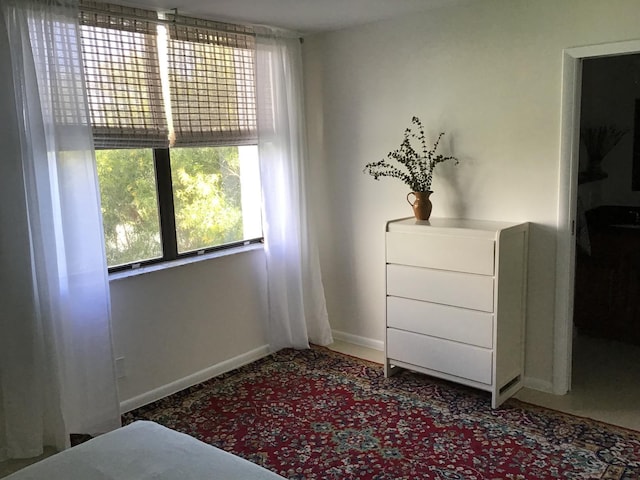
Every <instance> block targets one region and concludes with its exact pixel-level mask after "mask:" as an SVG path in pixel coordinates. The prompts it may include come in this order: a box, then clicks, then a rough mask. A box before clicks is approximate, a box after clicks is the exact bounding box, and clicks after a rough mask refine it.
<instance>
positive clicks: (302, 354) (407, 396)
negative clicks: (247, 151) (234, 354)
mask: <svg viewBox="0 0 640 480" xmlns="http://www.w3.org/2000/svg"><path fill="white" fill-rule="evenodd" d="M134 420H152V421H155V422H157V423H160V424H162V425H165V426H167V427H169V428H172V429H174V430H178V431H180V432H184V433H187V434H189V435H192V436H194V437H196V438H198V439H200V440H202V441H204V442H206V443H209V444H211V445H214V446H216V447H219V448H221V449H223V450H227V451H229V452H231V453H234V454H236V455H238V456H240V457H243V458H246V459H248V460H250V461H252V462H254V463H257V464H259V465H262V466H263V467H265V468H267V469H270V470H272V471H274V472H276V473H278V474H280V475H282V476H284V477H287V478H289V479H296V480H302V479H341V480H342V479H362V480H386V479H388V480H392V479H393V480H397V479H407V480H414V479H439V480H444V479H446V480H453V479H465V480H467V479H469V480H476V479H492V480H494V479H513V480H524V479H590V480H591V479H607V480H614V479H615V480H631V479H640V432H634V431H631V430H625V429H622V428H617V427H613V426H611V425H606V424H602V423H599V422H595V421H592V420H588V419H584V418H578V417H573V416H570V415H565V414H562V413H559V412H555V411H552V410H547V409H544V408H539V407H535V406H532V405H528V404H525V403H522V402H519V401H517V400H513V399H512V400H509V401H507V402H506V403H505V404H504V405H503V406H502V407H501V408H499V409H496V410H492V409H491V406H490V396H489V395H488V394H487V393H485V392H481V391H477V390H474V389H470V388H466V387H463V386H458V385H455V384H452V383H448V382H444V381H440V380H436V379H434V378H431V377H428V376H426V375H420V374H416V373H412V372H408V371H404V372H401V373H399V374H398V375H396V376H394V377H392V378H389V379H386V378H384V374H383V369H382V366H381V365H379V364H376V363H371V362H367V361H364V360H360V359H356V358H353V357H349V356H347V355H343V354H340V353H336V352H332V351H330V350H327V349H323V348H312V349H310V350H292V349H286V350H282V351H280V352H277V353H275V354H272V355H270V356H268V357H266V358H264V359H261V360H259V361H257V362H254V363H251V364H249V365H246V366H244V367H242V368H239V369H237V370H234V371H232V372H229V373H227V374H224V375H221V376H219V377H216V378H213V379H211V380H209V381H207V382H204V383H202V384H199V385H196V386H194V387H191V388H188V389H186V390H184V391H182V392H179V393H177V394H175V395H172V396H169V397H167V398H164V399H162V400H160V401H158V402H155V403H153V404H150V405H147V406H145V407H142V408H140V409H137V410H134V411H132V412H129V413H127V414H125V415H124V416H123V421H124V423H130V422H132V421H134Z"/></svg>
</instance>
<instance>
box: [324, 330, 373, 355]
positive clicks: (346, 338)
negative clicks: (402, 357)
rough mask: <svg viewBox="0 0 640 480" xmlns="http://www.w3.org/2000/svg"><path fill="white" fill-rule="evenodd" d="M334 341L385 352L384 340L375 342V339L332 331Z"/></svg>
mask: <svg viewBox="0 0 640 480" xmlns="http://www.w3.org/2000/svg"><path fill="white" fill-rule="evenodd" d="M331 333H332V334H333V339H334V340H339V341H341V342H347V343H353V344H354V345H359V346H361V347H367V348H372V349H374V350H379V351H381V352H382V351H384V342H383V341H382V340H375V339H373V338H367V337H361V336H359V335H352V334H351V333H346V332H341V331H339V330H332V331H331Z"/></svg>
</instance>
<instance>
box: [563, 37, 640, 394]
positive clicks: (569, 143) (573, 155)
mask: <svg viewBox="0 0 640 480" xmlns="http://www.w3.org/2000/svg"><path fill="white" fill-rule="evenodd" d="M633 53H640V40H630V41H625V42H615V43H604V44H599V45H588V46H584V47H573V48H567V49H565V50H563V53H562V97H561V121H560V126H561V134H560V169H559V175H558V177H559V178H558V184H559V195H558V237H557V245H556V305H555V318H556V321H555V323H554V332H553V338H554V346H553V393H555V394H558V395H564V394H565V393H567V392H568V391H569V390H571V355H572V350H573V297H574V276H575V247H576V246H575V220H576V204H577V198H578V160H579V151H580V143H579V142H580V101H581V98H580V97H581V93H582V92H581V86H582V60H583V59H585V58H595V57H607V56H613V55H628V54H633Z"/></svg>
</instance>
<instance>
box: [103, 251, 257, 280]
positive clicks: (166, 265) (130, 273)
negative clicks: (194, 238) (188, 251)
mask: <svg viewBox="0 0 640 480" xmlns="http://www.w3.org/2000/svg"><path fill="white" fill-rule="evenodd" d="M263 248H264V245H263V244H262V243H251V244H249V245H241V246H239V247H233V248H227V249H224V250H217V251H215V252H209V253H205V254H202V255H196V256H193V257H186V258H179V259H177V260H171V261H169V262H162V263H156V264H154V265H147V266H144V267H140V268H133V269H130V270H122V271H120V272H114V273H110V274H109V281H110V282H111V281H113V280H120V279H123V278H129V277H137V276H138V275H144V274H146V273H151V272H157V271H159V270H167V269H170V268H175V267H181V266H182V265H189V264H191V263H196V262H204V261H207V260H212V259H214V258H220V257H227V256H229V255H237V254H239V253H245V252H251V251H253V250H262V249H263Z"/></svg>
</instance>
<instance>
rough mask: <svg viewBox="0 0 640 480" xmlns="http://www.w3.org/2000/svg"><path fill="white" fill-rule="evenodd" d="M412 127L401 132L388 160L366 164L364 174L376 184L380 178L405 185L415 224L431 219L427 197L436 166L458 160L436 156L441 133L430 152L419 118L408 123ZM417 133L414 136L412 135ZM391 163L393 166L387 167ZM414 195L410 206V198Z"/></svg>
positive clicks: (430, 207)
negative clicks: (398, 142)
mask: <svg viewBox="0 0 640 480" xmlns="http://www.w3.org/2000/svg"><path fill="white" fill-rule="evenodd" d="M411 124H412V126H411V127H409V128H407V129H406V130H405V131H404V139H403V140H402V143H401V144H400V148H398V149H397V150H394V151H392V152H389V154H388V155H387V158H385V159H382V160H380V161H378V162H371V163H367V164H366V165H365V167H364V172H365V173H368V174H369V175H371V176H372V177H373V178H374V179H375V180H379V179H380V177H392V178H398V179H400V180H402V181H403V182H404V183H406V184H407V185H408V186H409V188H411V191H410V192H409V193H408V194H407V202H409V204H410V205H411V206H412V207H413V211H414V214H415V216H416V218H417V219H418V220H429V216H430V215H431V209H432V205H431V200H430V199H429V196H430V195H431V194H432V193H433V192H432V191H431V182H432V180H433V170H434V169H435V167H436V165H438V164H439V163H442V162H446V161H447V160H453V161H455V163H456V165H457V164H458V163H459V162H458V159H457V158H456V157H453V156H445V155H442V154H436V150H437V149H438V144H439V143H440V139H441V138H442V137H443V135H444V132H441V133H440V135H438V139H437V140H436V142H435V143H434V144H433V146H432V147H431V149H429V148H427V141H426V139H425V135H424V128H423V126H422V122H421V121H420V119H419V118H418V117H413V118H412V119H411ZM414 129H416V130H417V133H416V132H414ZM412 140H417V142H418V143H419V147H418V150H416V149H415V148H414V147H413V145H412V143H411V141H412ZM390 162H395V164H394V163H390ZM411 195H413V196H414V201H413V203H412V202H411V200H410V199H409V197H410V196H411Z"/></svg>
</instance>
